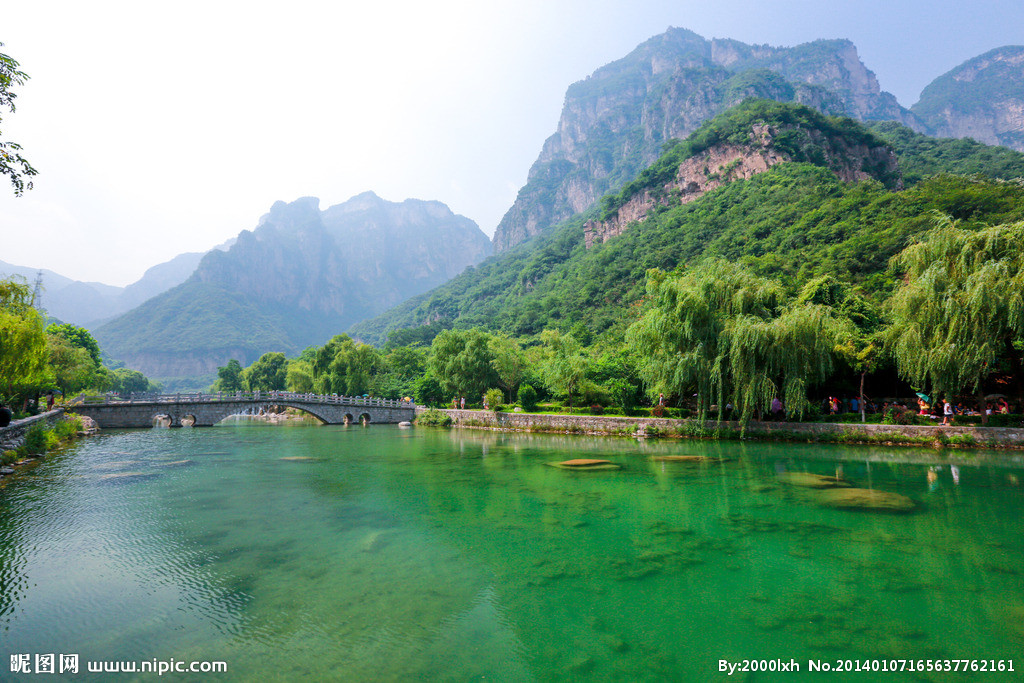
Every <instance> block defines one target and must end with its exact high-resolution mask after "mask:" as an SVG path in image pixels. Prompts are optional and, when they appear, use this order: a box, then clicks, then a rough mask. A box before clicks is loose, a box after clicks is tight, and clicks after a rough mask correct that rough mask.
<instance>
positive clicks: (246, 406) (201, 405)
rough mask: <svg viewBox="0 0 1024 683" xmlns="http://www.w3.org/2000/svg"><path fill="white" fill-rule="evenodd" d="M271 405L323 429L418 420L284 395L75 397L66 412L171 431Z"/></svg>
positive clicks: (357, 404)
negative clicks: (318, 423) (305, 417)
mask: <svg viewBox="0 0 1024 683" xmlns="http://www.w3.org/2000/svg"><path fill="white" fill-rule="evenodd" d="M273 406H277V407H281V408H295V409H297V410H301V411H303V412H305V413H308V414H310V415H312V416H313V417H315V418H316V419H318V420H320V421H321V422H322V423H324V424H354V423H356V422H361V423H362V424H371V423H374V422H380V423H398V422H404V421H407V420H408V421H411V420H412V419H413V417H415V415H416V406H415V404H413V403H411V402H409V401H391V400H388V399H378V398H364V397H361V396H321V395H318V394H295V393H290V392H284V391H254V392H238V393H229V394H225V393H223V392H222V393H219V394H161V395H152V394H147V395H132V396H130V397H128V398H122V397H117V396H109V395H108V396H103V397H79V398H78V399H75V401H73V402H72V405H70V406H68V410H70V411H72V412H75V413H78V414H79V415H87V416H89V417H91V418H92V419H93V420H95V421H96V423H97V424H98V425H99V426H100V427H103V428H106V429H120V428H138V427H152V426H154V424H156V422H157V420H160V419H162V420H164V422H165V423H166V422H168V421H169V423H170V426H171V427H182V426H185V425H192V426H195V427H210V426H213V425H215V424H217V423H218V422H220V421H221V420H223V419H224V418H226V417H229V416H231V415H247V414H248V415H254V414H258V413H260V412H261V411H264V412H266V411H269V410H270V409H271V408H272V407H273Z"/></svg>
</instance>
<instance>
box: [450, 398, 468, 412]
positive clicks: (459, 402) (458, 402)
mask: <svg viewBox="0 0 1024 683" xmlns="http://www.w3.org/2000/svg"><path fill="white" fill-rule="evenodd" d="M460 408H461V409H462V410H465V409H466V397H465V396H462V397H461V398H460V397H459V396H456V397H455V398H453V399H452V409H453V410H459V409H460Z"/></svg>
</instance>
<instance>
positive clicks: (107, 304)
mask: <svg viewBox="0 0 1024 683" xmlns="http://www.w3.org/2000/svg"><path fill="white" fill-rule="evenodd" d="M215 248H216V249H220V248H222V247H215ZM203 256H204V253H203V252H194V253H186V254H178V255H177V256H175V257H174V258H173V259H171V260H170V261H167V262H165V263H160V264H157V265H155V266H153V267H152V268H150V269H148V270H147V271H146V272H145V273H144V274H143V275H142V277H141V278H139V279H138V280H137V281H136V282H133V283H132V284H130V285H128V286H127V287H115V286H113V285H105V284H103V283H102V282H82V281H81V280H72V279H71V278H69V277H65V276H63V275H61V274H59V273H55V272H53V271H52V270H46V269H39V268H27V267H25V266H16V265H13V264H10V263H4V262H3V261H0V277H4V276H8V275H18V276H21V277H24V278H25V279H26V280H27V281H28V282H29V283H34V282H35V281H36V277H37V275H38V273H40V272H42V277H43V287H42V291H41V295H40V296H41V299H42V302H41V305H42V307H43V308H44V309H45V310H46V313H47V315H49V316H50V317H52V318H56V319H58V320H61V321H63V322H67V323H71V324H73V325H80V326H82V327H86V328H91V327H94V326H97V325H100V324H102V323H103V322H104V321H106V320H109V319H111V318H113V317H115V316H118V315H120V314H122V313H125V312H127V311H130V310H131V309H133V308H135V307H136V306H138V305H139V304H141V303H143V302H144V301H146V300H147V299H150V298H151V297H154V296H156V295H157V294H160V293H161V292H165V291H167V290H168V289H170V288H171V287H174V286H175V285H179V284H181V283H182V282H184V281H185V280H187V279H188V276H189V275H191V274H192V273H193V271H195V269H196V266H198V265H199V261H200V260H201V259H202V258H203Z"/></svg>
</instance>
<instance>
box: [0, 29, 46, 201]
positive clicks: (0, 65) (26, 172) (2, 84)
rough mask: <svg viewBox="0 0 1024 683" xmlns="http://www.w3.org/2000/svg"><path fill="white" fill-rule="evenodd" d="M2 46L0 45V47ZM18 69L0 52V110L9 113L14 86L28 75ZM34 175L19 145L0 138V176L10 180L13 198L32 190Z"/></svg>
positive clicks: (16, 63)
mask: <svg viewBox="0 0 1024 683" xmlns="http://www.w3.org/2000/svg"><path fill="white" fill-rule="evenodd" d="M3 45H4V44H3V43H0V47H3ZM19 67H20V65H19V64H18V62H17V61H15V60H14V59H13V58H12V57H10V56H8V55H5V54H3V53H2V52H0V108H6V109H8V110H9V111H10V112H11V113H13V112H14V110H15V107H14V100H15V99H16V98H17V94H16V93H15V92H14V86H17V85H25V81H26V80H28V74H26V73H25V72H24V71H21V69H20V68H19ZM2 122H3V118H2V117H0V123H2ZM0 134H2V133H0ZM36 173H37V171H36V169H35V168H33V167H32V164H30V163H29V162H28V160H27V159H25V158H24V157H23V156H21V145H19V144H18V143H16V142H11V141H10V140H4V139H3V138H2V137H0V174H3V175H6V176H8V177H9V178H10V179H11V185H13V186H14V194H15V196H18V197H20V196H21V195H22V193H24V191H25V190H31V189H32V181H31V178H32V176H34V175H36Z"/></svg>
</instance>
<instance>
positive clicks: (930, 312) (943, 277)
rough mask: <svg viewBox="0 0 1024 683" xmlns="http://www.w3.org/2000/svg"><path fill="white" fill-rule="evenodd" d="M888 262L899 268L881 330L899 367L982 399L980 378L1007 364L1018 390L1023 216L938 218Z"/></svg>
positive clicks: (940, 388) (910, 377) (917, 378)
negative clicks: (984, 224)
mask: <svg viewBox="0 0 1024 683" xmlns="http://www.w3.org/2000/svg"><path fill="white" fill-rule="evenodd" d="M894 267H896V268H897V269H900V270H902V271H903V272H904V273H905V276H904V280H903V282H902V283H901V284H900V286H899V287H898V288H897V289H896V291H895V293H894V294H893V296H892V300H891V311H892V325H891V326H890V327H889V328H888V330H887V332H886V337H885V338H886V342H887V345H888V346H889V347H890V348H891V349H892V352H893V356H894V357H895V359H896V365H897V368H898V369H899V372H900V374H901V375H902V376H903V377H904V378H905V379H907V381H909V382H910V383H911V384H912V385H915V386H918V387H921V388H922V389H925V388H929V389H930V390H931V391H932V392H933V393H937V394H953V395H955V394H957V393H959V392H961V391H962V390H964V389H970V390H973V391H975V392H977V395H978V401H979V403H981V404H983V402H984V382H985V379H986V378H987V377H989V375H991V374H992V373H993V372H994V371H996V370H997V369H998V368H1000V367H1007V369H1008V370H1009V372H1010V374H1011V375H1013V377H1014V379H1015V380H1016V382H1017V393H1018V397H1019V398H1024V385H1022V383H1021V380H1022V363H1021V343H1022V341H1024V222H1021V223H1014V224H1010V225H1000V226H996V227H991V228H986V229H982V230H964V229H960V228H959V227H957V225H956V224H955V223H954V222H953V221H952V220H950V219H949V218H942V219H940V221H939V223H938V224H937V225H936V227H935V228H933V229H932V230H931V231H929V232H928V233H927V234H926V235H925V238H924V240H923V241H921V242H918V243H917V244H913V245H911V246H909V247H907V248H906V249H905V250H904V251H903V252H901V253H900V254H899V255H898V256H897V257H896V258H895V259H894ZM980 407H984V406H983V405H982V406H980Z"/></svg>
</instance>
